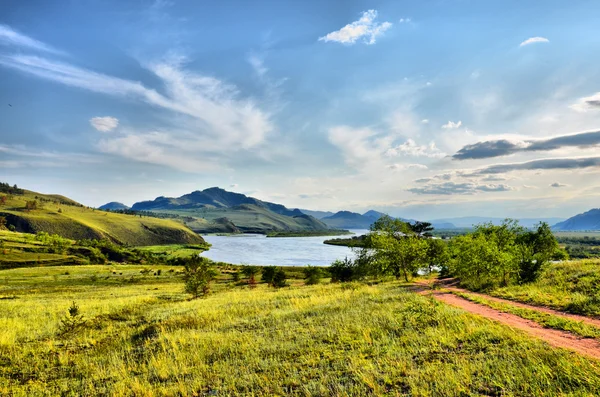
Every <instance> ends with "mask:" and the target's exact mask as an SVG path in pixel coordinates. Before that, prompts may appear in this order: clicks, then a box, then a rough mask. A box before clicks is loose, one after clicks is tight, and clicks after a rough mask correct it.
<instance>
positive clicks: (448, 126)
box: [442, 120, 462, 130]
mask: <svg viewBox="0 0 600 397" xmlns="http://www.w3.org/2000/svg"><path fill="white" fill-rule="evenodd" d="M461 125H462V121H460V120H459V121H458V122H456V123H455V122H453V121H448V122H447V123H446V124H444V125H443V126H442V128H443V129H445V130H455V129H457V128H458V127H460V126H461Z"/></svg>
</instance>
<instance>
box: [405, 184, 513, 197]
mask: <svg viewBox="0 0 600 397" xmlns="http://www.w3.org/2000/svg"><path fill="white" fill-rule="evenodd" d="M510 190H513V188H512V187H510V186H508V185H505V184H499V185H493V184H490V185H488V184H477V183H471V182H463V183H456V182H444V183H434V184H429V185H426V186H423V187H415V188H410V189H408V191H409V192H412V193H415V194H432V195H455V194H460V195H471V194H475V193H478V192H507V191H510Z"/></svg>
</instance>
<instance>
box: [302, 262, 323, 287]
mask: <svg viewBox="0 0 600 397" xmlns="http://www.w3.org/2000/svg"><path fill="white" fill-rule="evenodd" d="M303 272H304V280H305V283H306V284H307V285H314V284H319V282H320V281H321V277H323V272H322V271H321V269H320V268H318V267H314V266H311V265H308V266H306V267H305V268H304V269H303Z"/></svg>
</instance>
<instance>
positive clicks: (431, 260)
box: [425, 238, 450, 273]
mask: <svg viewBox="0 0 600 397" xmlns="http://www.w3.org/2000/svg"><path fill="white" fill-rule="evenodd" d="M449 259H450V257H449V255H448V244H447V243H446V242H445V241H444V240H441V239H437V238H431V239H427V254H426V257H425V263H426V264H427V267H428V270H429V273H431V272H433V269H434V268H437V269H439V270H440V271H442V270H443V269H444V267H447V266H448V260H449Z"/></svg>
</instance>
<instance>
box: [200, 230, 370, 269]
mask: <svg viewBox="0 0 600 397" xmlns="http://www.w3.org/2000/svg"><path fill="white" fill-rule="evenodd" d="M352 232H354V233H356V234H357V235H358V234H365V233H366V232H367V230H352ZM202 237H203V238H204V239H205V240H206V241H207V242H209V243H211V244H212V247H211V248H210V250H208V251H207V252H205V253H203V254H202V255H204V256H206V257H207V258H210V259H212V260H214V261H220V262H227V263H234V264H241V263H245V264H249V265H262V266H265V265H276V266H305V265H313V266H329V265H330V264H331V262H333V261H334V260H336V259H343V258H345V257H346V256H348V257H353V254H352V250H350V249H349V248H347V247H338V246H334V245H326V244H323V241H325V240H327V239H330V238H335V237H270V238H267V237H265V236H264V235H262V234H242V235H236V236H202Z"/></svg>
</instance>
